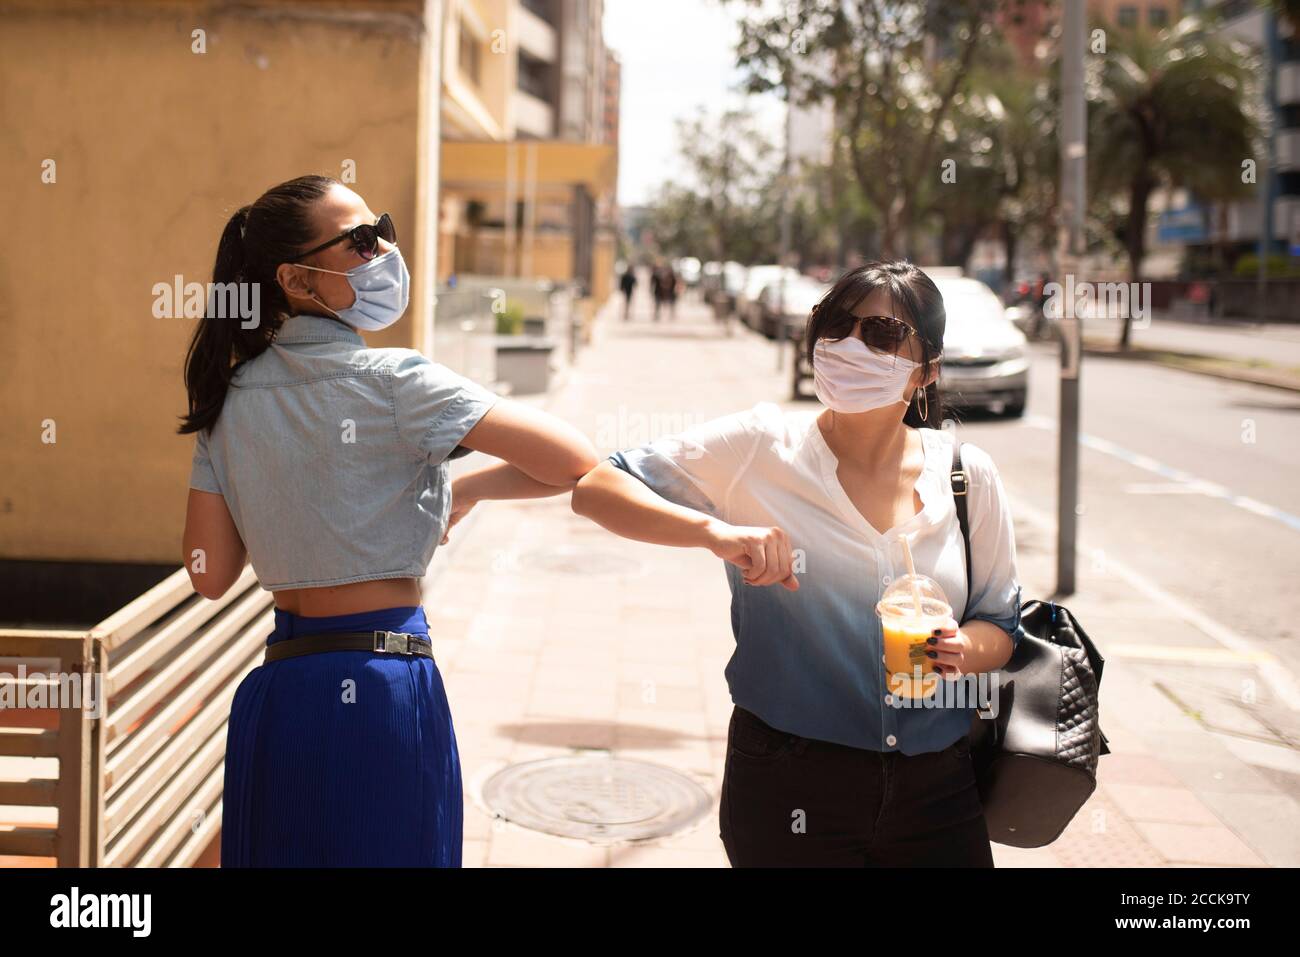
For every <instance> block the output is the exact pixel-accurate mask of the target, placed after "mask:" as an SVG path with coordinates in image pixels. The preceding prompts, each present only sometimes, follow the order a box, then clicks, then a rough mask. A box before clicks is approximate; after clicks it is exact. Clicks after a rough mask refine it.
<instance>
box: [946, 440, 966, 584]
mask: <svg viewBox="0 0 1300 957" xmlns="http://www.w3.org/2000/svg"><path fill="white" fill-rule="evenodd" d="M961 446H962V443H960V442H958V441H956V440H955V439H954V440H953V443H952V471H951V472H950V473H949V475H948V478H949V480H950V481H951V482H952V500H953V502H954V503H956V505H957V524H958V525H960V526H961V540H962V544H963V545H964V546H965V547H966V600H967V601H970V587H971V566H970V512H969V511H968V510H967V508H966V493H967V492H968V491H969V490H970V476H968V475H967V474H966V470H965V469H964V468H962V464H961Z"/></svg>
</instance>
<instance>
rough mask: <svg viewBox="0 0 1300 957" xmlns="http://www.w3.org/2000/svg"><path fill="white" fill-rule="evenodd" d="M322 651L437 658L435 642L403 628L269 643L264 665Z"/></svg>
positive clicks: (289, 639) (324, 634) (336, 632)
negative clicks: (435, 655)
mask: <svg viewBox="0 0 1300 957" xmlns="http://www.w3.org/2000/svg"><path fill="white" fill-rule="evenodd" d="M322 651H374V652H379V653H380V654H387V655H422V656H423V657H425V658H432V657H433V642H431V641H430V640H429V639H428V638H426V637H424V636H423V635H410V634H407V633H406V632H402V631H330V632H324V633H322V634H319V635H298V636H297V637H294V638H288V639H286V640H284V641H277V642H275V643H274V644H271V645H267V646H266V657H265V658H263V659H262V661H263V664H265V663H267V662H271V661H279V660H281V659H282V658H296V657H298V656H299V655H314V654H318V653H319V652H322Z"/></svg>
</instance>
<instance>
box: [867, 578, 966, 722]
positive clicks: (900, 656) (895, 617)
mask: <svg viewBox="0 0 1300 957" xmlns="http://www.w3.org/2000/svg"><path fill="white" fill-rule="evenodd" d="M913 585H915V586H916V591H915V592H914V591H913ZM918 597H919V599H920V604H919V608H918V604H917V599H918ZM876 613H877V614H878V615H880V628H881V633H882V636H883V639H884V651H885V685H886V687H887V689H888V690H889V693H890V694H893V695H897V696H899V697H903V698H924V697H927V696H928V695H931V694H933V693H934V690H935V688H937V687H938V682H939V681H940V680H941V678H940V676H939V674H938V673H937V672H936V671H935V670H934V659H933V658H931V657H929V656H928V655H927V654H926V652H927V651H930V650H932V647H933V646H932V645H930V644H929V643H928V639H929V638H930V636H931V635H932V634H933V633H934V630H935V629H936V628H939V627H942V626H943V624H944V623H945V622H947V621H948V619H949V618H950V617H952V607H951V606H950V605H949V604H948V600H947V598H946V597H945V596H944V594H943V591H942V589H940V588H939V585H938V583H936V582H935V581H934V580H933V579H931V578H926V577H925V576H924V575H915V576H912V575H905V576H903V577H902V578H900V579H899V580H898V581H896V582H894V583H893V584H892V585H890V586H889V588H888V589H887V590H886V591H885V594H884V596H883V597H882V598H881V599H880V603H879V604H878V605H876Z"/></svg>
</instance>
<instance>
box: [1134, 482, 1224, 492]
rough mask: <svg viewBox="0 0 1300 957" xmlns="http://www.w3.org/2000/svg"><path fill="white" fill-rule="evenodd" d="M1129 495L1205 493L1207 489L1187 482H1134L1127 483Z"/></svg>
mask: <svg viewBox="0 0 1300 957" xmlns="http://www.w3.org/2000/svg"><path fill="white" fill-rule="evenodd" d="M1124 491H1125V493H1127V494H1128V495H1204V494H1205V489H1201V488H1196V487H1195V486H1194V485H1188V484H1186V483H1185V482H1134V483H1132V484H1131V485H1125V486H1124Z"/></svg>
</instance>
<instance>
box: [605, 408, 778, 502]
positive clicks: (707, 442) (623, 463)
mask: <svg viewBox="0 0 1300 957" xmlns="http://www.w3.org/2000/svg"><path fill="white" fill-rule="evenodd" d="M770 411H776V407H775V406H773V407H772V410H770ZM761 419H762V413H761V410H759V409H757V408H756V409H750V410H748V411H745V412H738V413H736V414H734V415H728V416H723V417H722V418H719V419H712V420H710V421H708V422H703V423H700V424H698V425H694V426H691V427H689V428H686V429H683V430H682V431H680V432H677V433H675V434H673V435H669V436H665V437H663V438H659V439H655V440H654V441H652V442H648V443H646V444H645V445H641V446H638V447H636V448H631V449H624V450H623V451H621V452H615V453H614V454H613V455H611V456H609V461H611V462H613V463H614V464H615V465H616V466H618V467H619V468H621V469H622V470H623V471H625V472H628V473H629V474H631V475H634V476H636V477H637V478H638V479H640V480H641V481H642V482H644V483H645V484H646V485H647V486H649V487H650V488H651V489H653V490H654V491H655V492H657V493H658V494H659V495H660V496H662V497H663V498H666V499H667V500H668V501H670V502H673V503H675V504H677V505H684V506H686V507H687V508H693V509H695V510H696V511H699V512H704V513H706V514H708V515H712V516H713V517H715V518H720V519H723V520H724V521H725V520H726V518H727V516H726V505H727V499H728V497H729V495H730V494H731V489H732V488H733V487H734V486H735V484H736V482H737V481H738V480H739V479H740V476H741V475H742V474H743V473H744V471H745V469H746V468H747V467H748V466H749V463H750V462H751V461H752V460H753V458H754V453H755V452H756V451H757V449H758V442H759V440H760V437H761V431H760V428H759V426H760V423H761Z"/></svg>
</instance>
